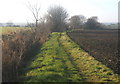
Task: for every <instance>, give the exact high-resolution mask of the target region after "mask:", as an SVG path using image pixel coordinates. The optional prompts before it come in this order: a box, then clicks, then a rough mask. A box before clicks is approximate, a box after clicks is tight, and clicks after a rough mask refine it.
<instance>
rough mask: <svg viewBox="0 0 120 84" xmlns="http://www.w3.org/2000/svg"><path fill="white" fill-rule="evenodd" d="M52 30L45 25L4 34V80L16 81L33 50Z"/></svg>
mask: <svg viewBox="0 0 120 84" xmlns="http://www.w3.org/2000/svg"><path fill="white" fill-rule="evenodd" d="M49 33H50V31H49V30H48V29H47V28H46V27H45V26H42V27H41V26H40V27H39V28H33V29H31V30H26V31H21V32H14V33H11V34H6V35H2V81H3V82H16V81H18V79H19V69H20V68H21V67H22V66H23V65H24V64H25V63H26V61H27V60H24V59H26V58H29V57H30V56H31V54H32V53H34V52H33V51H34V50H35V49H36V48H37V47H39V46H40V45H41V44H42V43H44V42H45V41H46V40H47V39H48V35H49Z"/></svg>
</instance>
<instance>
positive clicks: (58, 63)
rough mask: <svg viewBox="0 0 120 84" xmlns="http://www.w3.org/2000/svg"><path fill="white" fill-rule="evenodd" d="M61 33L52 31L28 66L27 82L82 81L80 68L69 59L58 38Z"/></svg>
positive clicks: (25, 77)
mask: <svg viewBox="0 0 120 84" xmlns="http://www.w3.org/2000/svg"><path fill="white" fill-rule="evenodd" d="M59 37H60V33H52V34H51V37H50V39H49V40H48V41H47V42H46V43H44V44H43V46H42V48H41V49H40V51H39V53H38V54H37V55H36V57H35V58H34V59H33V61H32V62H31V64H30V65H28V66H27V67H26V73H25V76H24V79H25V82H82V81H83V79H82V77H81V76H80V74H79V73H78V70H77V69H76V68H75V66H74V65H73V64H72V63H71V61H70V60H69V56H68V55H67V54H66V52H65V51H64V50H63V48H62V47H61V45H60V43H59V40H58V38H59Z"/></svg>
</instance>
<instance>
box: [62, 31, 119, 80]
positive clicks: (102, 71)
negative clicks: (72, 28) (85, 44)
mask: <svg viewBox="0 0 120 84" xmlns="http://www.w3.org/2000/svg"><path fill="white" fill-rule="evenodd" d="M60 43H61V44H62V46H63V47H64V49H65V51H66V52H67V53H69V55H70V56H71V58H72V61H73V62H74V63H75V65H76V66H77V67H78V68H79V69H80V71H81V74H82V76H83V77H84V79H85V81H86V82H118V81H119V79H120V78H119V76H118V75H117V74H115V73H114V72H113V71H112V70H111V69H110V68H108V67H106V66H105V65H103V64H102V63H101V62H99V61H97V60H95V59H94V57H92V56H90V55H89V54H88V53H87V52H85V51H84V50H82V49H81V48H80V47H79V45H77V44H76V43H75V42H73V41H72V40H71V39H70V38H69V37H68V36H67V35H66V33H62V36H61V38H60Z"/></svg>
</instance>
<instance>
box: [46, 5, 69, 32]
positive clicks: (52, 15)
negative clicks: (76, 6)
mask: <svg viewBox="0 0 120 84" xmlns="http://www.w3.org/2000/svg"><path fill="white" fill-rule="evenodd" d="M67 17H68V13H67V11H66V10H65V9H64V8H63V7H62V6H53V7H50V8H49V9H48V15H47V21H48V22H50V23H51V25H52V31H57V32H58V31H64V30H66V27H65V26H66V18H67Z"/></svg>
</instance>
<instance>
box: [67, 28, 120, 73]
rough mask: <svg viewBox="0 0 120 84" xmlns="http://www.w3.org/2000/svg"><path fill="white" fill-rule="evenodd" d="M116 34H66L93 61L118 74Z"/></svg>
mask: <svg viewBox="0 0 120 84" xmlns="http://www.w3.org/2000/svg"><path fill="white" fill-rule="evenodd" d="M118 32H119V31H118V30H76V31H72V32H68V33H67V34H68V35H69V36H70V38H71V39H72V40H74V41H75V42H76V43H77V44H79V46H80V47H81V48H83V49H84V50H85V51H87V52H89V54H91V55H92V56H93V57H94V58H95V59H97V60H98V61H100V62H102V63H103V64H105V65H106V66H108V67H109V68H111V69H112V70H114V72H116V73H118V74H120V73H119V71H118V70H119V68H120V67H119V66H118V65H119V64H118V63H120V57H119V56H118V52H119V50H120V49H119V47H118Z"/></svg>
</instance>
